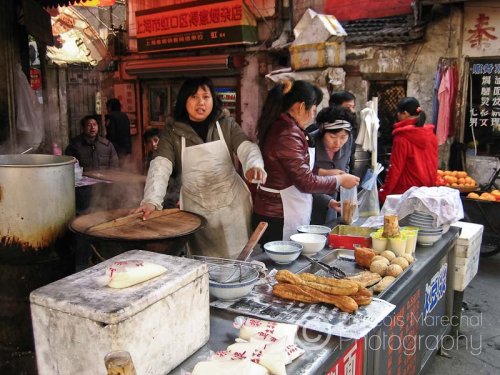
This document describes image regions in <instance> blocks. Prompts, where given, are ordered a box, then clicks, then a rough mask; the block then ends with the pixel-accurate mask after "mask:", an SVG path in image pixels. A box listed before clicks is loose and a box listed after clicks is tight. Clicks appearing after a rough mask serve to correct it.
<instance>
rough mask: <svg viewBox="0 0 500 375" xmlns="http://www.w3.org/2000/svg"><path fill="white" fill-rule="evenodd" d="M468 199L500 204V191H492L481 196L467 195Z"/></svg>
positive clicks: (475, 194) (476, 194)
mask: <svg viewBox="0 0 500 375" xmlns="http://www.w3.org/2000/svg"><path fill="white" fill-rule="evenodd" d="M467 198H469V199H478V200H482V201H490V202H500V190H492V191H491V192H487V191H485V192H484V193H481V194H478V193H473V192H471V193H469V194H467Z"/></svg>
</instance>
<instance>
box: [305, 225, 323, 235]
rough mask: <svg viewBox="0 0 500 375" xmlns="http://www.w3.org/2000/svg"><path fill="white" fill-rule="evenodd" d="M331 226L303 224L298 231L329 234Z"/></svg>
mask: <svg viewBox="0 0 500 375" xmlns="http://www.w3.org/2000/svg"><path fill="white" fill-rule="evenodd" d="M330 231H331V229H330V227H327V226H325V225H301V226H300V227H298V228H297V232H299V233H312V234H323V235H327V234H328V233H330Z"/></svg>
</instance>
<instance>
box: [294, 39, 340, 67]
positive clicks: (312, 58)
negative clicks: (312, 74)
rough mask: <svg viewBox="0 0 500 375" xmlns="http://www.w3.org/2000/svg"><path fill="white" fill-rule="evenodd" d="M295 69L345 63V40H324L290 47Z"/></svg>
mask: <svg viewBox="0 0 500 375" xmlns="http://www.w3.org/2000/svg"><path fill="white" fill-rule="evenodd" d="M289 51H290V59H291V65H292V68H293V69H295V70H301V69H311V68H323V67H327V66H340V65H343V64H345V43H344V42H322V43H311V44H301V45H296V46H295V45H294V46H290V47H289Z"/></svg>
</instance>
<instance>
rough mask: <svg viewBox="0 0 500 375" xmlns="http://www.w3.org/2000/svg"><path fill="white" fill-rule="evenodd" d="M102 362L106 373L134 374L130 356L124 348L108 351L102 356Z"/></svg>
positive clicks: (111, 374)
mask: <svg viewBox="0 0 500 375" xmlns="http://www.w3.org/2000/svg"><path fill="white" fill-rule="evenodd" d="M104 364H105V365H106V370H108V375H136V372H135V367H134V362H132V357H131V356H130V353H129V352H127V351H125V350H117V351H114V352H109V353H108V354H106V356H105V357H104Z"/></svg>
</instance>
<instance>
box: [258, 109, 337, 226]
mask: <svg viewBox="0 0 500 375" xmlns="http://www.w3.org/2000/svg"><path fill="white" fill-rule="evenodd" d="M262 156H263V158H264V168H265V169H266V172H267V181H266V184H265V187H267V188H271V189H275V190H283V189H286V188H287V187H290V186H292V185H295V187H296V188H297V189H299V190H300V191H301V192H303V193H327V194H332V193H333V192H335V190H336V188H337V179H336V178H335V177H334V176H317V175H315V174H313V173H312V171H311V170H310V168H309V151H308V145H307V140H306V136H305V134H304V132H303V130H302V129H301V128H300V127H299V126H298V125H297V123H296V122H295V120H294V119H293V118H292V117H290V116H289V115H287V114H281V115H280V117H278V119H277V120H276V122H275V123H274V124H273V125H272V126H271V128H270V129H269V132H268V133H267V136H266V141H265V142H264V145H263V146H262ZM254 211H255V212H256V213H257V214H259V215H264V216H269V217H276V218H283V204H282V202H281V197H280V195H279V194H274V193H269V192H267V191H264V190H261V189H258V190H257V192H256V193H255V202H254Z"/></svg>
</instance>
